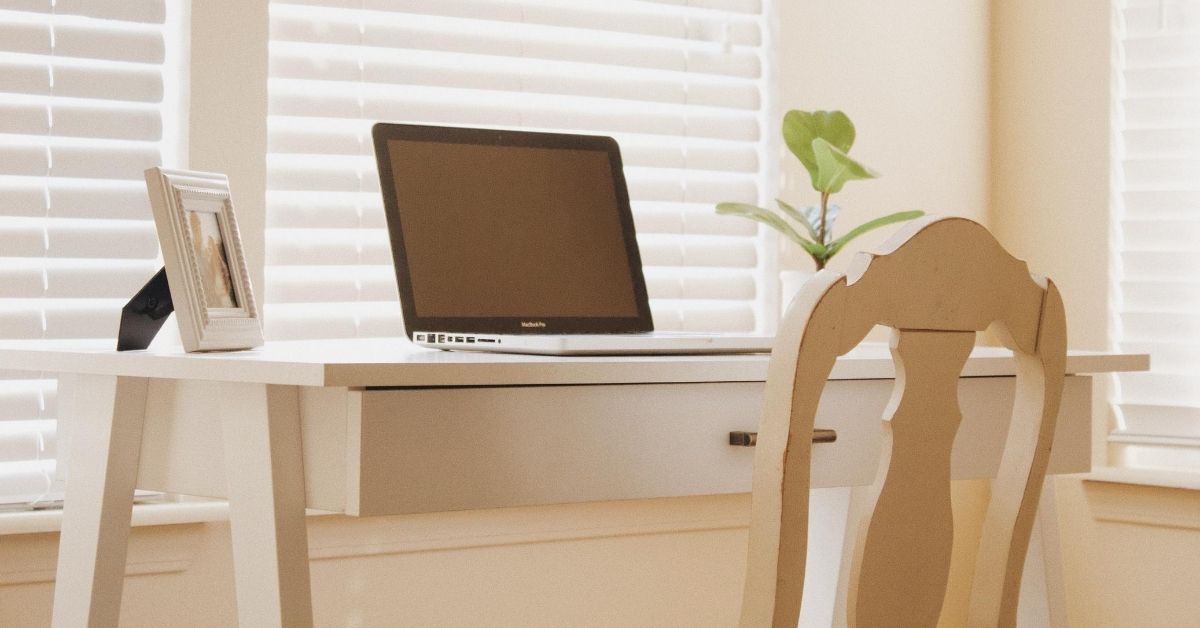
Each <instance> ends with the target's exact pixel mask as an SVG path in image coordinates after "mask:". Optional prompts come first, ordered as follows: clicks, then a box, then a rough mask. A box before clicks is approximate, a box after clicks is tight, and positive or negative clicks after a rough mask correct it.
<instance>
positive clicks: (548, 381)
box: [0, 338, 1149, 387]
mask: <svg viewBox="0 0 1200 628" xmlns="http://www.w3.org/2000/svg"><path fill="white" fill-rule="evenodd" d="M768 358H769V356H768V355H767V354H745V355H675V356H665V355H664V356H604V357H552V356H532V355H508V354H498V353H468V352H449V351H437V350H430V349H423V348H420V347H417V346H415V345H413V344H411V343H409V342H408V341H406V340H402V339H382V338H363V339H350V340H321V341H288V342H270V343H267V344H266V345H265V346H263V347H260V348H258V349H252V350H248V351H225V352H211V353H190V354H189V353H184V352H183V350H182V349H181V348H177V347H168V348H154V347H152V348H151V349H149V350H147V351H129V352H124V353H118V352H117V351H115V350H113V348H112V342H111V341H105V342H90V341H78V340H74V341H72V340H38V341H6V342H3V343H0V369H10V370H22V371H45V372H55V373H85V374H94V375H124V376H132V377H156V378H166V379H199V380H213V381H240V382H257V383H266V384H285V385H293V386H346V387H366V386H506V385H555V384H636V383H666V382H751V381H763V380H765V379H766V375H767V362H768ZM1148 366H1149V358H1148V357H1147V356H1145V355H1130V354H1116V353H1096V352H1076V351H1072V352H1071V354H1070V356H1069V357H1068V359H1067V371H1068V372H1069V373H1101V372H1113V371H1139V370H1146V369H1147V368H1148ZM1013 374H1014V369H1013V362H1012V359H1011V354H1010V353H1009V352H1008V351H1007V350H1004V349H999V348H995V347H977V348H976V349H975V351H974V352H973V353H972V354H971V358H970V359H969V360H968V361H967V365H966V367H965V368H964V370H963V375H964V376H968V377H977V376H1003V375H1013ZM894 376H895V370H894V368H893V365H892V358H891V355H890V353H889V352H888V349H887V346H886V345H884V344H877V343H864V344H863V345H862V346H860V347H858V348H856V349H855V350H853V351H851V352H850V353H849V354H847V355H845V356H843V357H842V358H840V359H838V362H837V365H836V366H834V368H833V372H832V373H831V374H830V379H887V378H891V377H894Z"/></svg>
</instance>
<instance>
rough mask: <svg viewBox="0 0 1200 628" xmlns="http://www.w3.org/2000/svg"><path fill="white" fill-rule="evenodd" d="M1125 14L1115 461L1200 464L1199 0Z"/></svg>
mask: <svg viewBox="0 0 1200 628" xmlns="http://www.w3.org/2000/svg"><path fill="white" fill-rule="evenodd" d="M1118 6H1119V10H1118V19H1117V22H1118V24H1117V37H1118V42H1117V63H1118V67H1117V72H1118V74H1117V86H1118V90H1117V103H1116V105H1117V106H1116V112H1117V127H1118V133H1119V135H1118V137H1117V142H1116V147H1117V149H1116V150H1117V158H1118V163H1117V169H1116V171H1117V177H1116V181H1117V185H1118V199H1117V200H1118V202H1117V206H1118V209H1117V221H1118V228H1117V229H1116V232H1117V252H1118V262H1119V265H1120V268H1119V273H1118V280H1119V284H1118V286H1117V290H1116V294H1117V307H1116V310H1117V316H1116V330H1117V338H1118V342H1119V343H1120V349H1121V350H1123V351H1136V352H1146V353H1150V354H1151V365H1152V367H1153V370H1152V371H1151V372H1149V373H1131V374H1125V375H1122V376H1120V377H1119V385H1118V387H1117V393H1116V402H1117V409H1118V425H1117V429H1116V430H1115V431H1114V433H1113V434H1112V435H1111V437H1110V440H1111V442H1112V443H1113V445H1114V452H1115V453H1116V454H1117V460H1115V462H1117V463H1119V464H1124V465H1129V466H1151V467H1175V468H1185V467H1186V468H1191V469H1197V470H1200V106H1198V103H1200V2H1197V1H1196V0H1124V1H1123V2H1121V3H1119V5H1118Z"/></svg>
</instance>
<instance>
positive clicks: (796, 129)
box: [783, 110, 854, 189]
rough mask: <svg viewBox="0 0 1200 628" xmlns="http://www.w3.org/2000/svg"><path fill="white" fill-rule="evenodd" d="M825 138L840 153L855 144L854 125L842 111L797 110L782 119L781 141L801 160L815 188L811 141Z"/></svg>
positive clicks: (815, 159)
mask: <svg viewBox="0 0 1200 628" xmlns="http://www.w3.org/2000/svg"><path fill="white" fill-rule="evenodd" d="M818 138H820V139H824V140H825V141H827V142H829V143H830V144H832V145H833V146H836V147H837V148H838V149H839V150H841V151H842V152H843V153H847V152H850V147H851V146H853V145H854V123H853V122H851V121H850V117H849V116H847V115H846V114H844V113H842V112H841V111H797V110H792V111H789V112H787V113H786V114H784V116H783V141H784V143H786V144H787V147H788V149H789V150H791V151H792V154H793V155H795V156H796V158H797V159H799V160H800V163H801V164H802V165H803V166H804V168H805V170H808V174H809V176H810V177H811V178H812V184H813V188H814V189H815V188H816V187H817V157H816V155H815V154H814V153H813V140H816V139H818Z"/></svg>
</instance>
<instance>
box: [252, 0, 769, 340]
mask: <svg viewBox="0 0 1200 628" xmlns="http://www.w3.org/2000/svg"><path fill="white" fill-rule="evenodd" d="M270 12H271V15H270V20H271V41H270V86H269V94H270V105H269V111H270V115H269V120H268V129H269V131H268V142H269V149H268V156H267V164H268V192H267V205H268V223H267V268H266V282H267V286H266V301H267V306H266V308H265V311H266V319H265V320H266V326H267V334H268V337H270V338H276V339H279V338H312V337H348V336H382V335H388V336H392V335H398V334H399V333H400V314H399V306H398V304H397V303H396V299H397V296H396V286H395V275H394V271H393V269H392V265H391V258H390V253H389V249H388V246H389V245H388V239H387V234H386V227H385V223H384V216H383V210H382V204H381V200H380V195H379V182H378V178H377V174H376V171H375V163H374V157H373V149H372V146H371V139H370V126H371V124H373V123H374V122H375V121H391V122H412V123H426V124H442V125H460V126H484V127H509V128H514V127H515V128H527V129H536V130H554V131H574V132H584V133H593V134H607V135H613V136H614V137H616V138H617V140H618V141H619V142H620V144H621V147H622V154H623V157H624V161H625V166H626V174H627V178H628V181H629V187H630V196H631V198H632V201H633V206H634V214H635V222H636V226H637V230H638V234H639V238H638V239H639V244H640V248H641V251H642V257H643V260H644V261H645V264H646V266H647V267H646V271H645V272H646V275H647V283H648V288H649V292H650V296H651V300H652V310H653V313H654V318H655V324H656V327H657V328H659V329H705V330H755V329H762V327H763V325H764V320H763V319H764V315H763V311H764V307H763V302H764V295H765V289H766V286H767V283H766V282H765V281H764V278H765V277H766V274H765V271H764V264H763V260H764V259H765V257H766V256H765V255H764V254H763V246H764V239H762V238H760V236H759V235H758V230H757V228H756V226H755V225H754V224H753V223H750V222H748V221H742V220H737V219H731V218H728V217H719V216H716V215H715V214H714V212H713V204H714V203H716V202H718V201H725V200H731V201H745V202H764V200H765V199H764V198H763V197H764V196H767V195H766V194H765V193H764V192H765V191H766V189H767V183H768V181H769V178H768V176H767V174H766V173H767V168H766V161H767V160H766V158H765V155H766V150H765V146H766V139H765V133H766V130H765V129H767V128H770V127H769V126H768V123H769V121H768V120H767V119H766V114H767V111H766V110H767V98H766V95H765V93H764V90H765V85H766V81H765V80H764V66H765V64H766V63H767V62H768V58H767V57H768V47H767V43H768V42H767V41H766V33H765V31H766V29H765V27H764V16H763V3H762V2H760V1H759V0H690V1H687V0H674V1H670V0H665V1H658V2H656V1H633V0H570V1H568V0H535V1H524V2H520V1H514V0H402V1H391V2H385V1H383V0H353V1H347V0H291V1H274V0H273V1H272V2H271V6H270ZM771 281H772V285H773V282H774V278H773V277H772V279H771Z"/></svg>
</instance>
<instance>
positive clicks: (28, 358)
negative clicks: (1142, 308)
mask: <svg viewBox="0 0 1200 628" xmlns="http://www.w3.org/2000/svg"><path fill="white" fill-rule="evenodd" d="M1067 367H1068V371H1069V372H1070V373H1072V374H1083V373H1097V372H1108V371H1117V370H1138V369H1144V368H1146V358H1145V356H1116V355H1099V354H1073V355H1072V356H1071V357H1070V358H1069V359H1068V362H1067ZM0 368H7V369H26V370H38V371H49V372H57V373H63V374H72V375H70V376H67V377H64V378H62V380H61V381H62V385H61V389H60V401H59V405H60V416H61V417H62V419H63V420H64V423H65V425H66V427H68V430H69V437H70V442H71V447H70V450H69V463H68V468H69V473H70V480H69V481H68V484H67V497H66V510H65V513H64V520H63V529H62V540H61V545H60V553H59V565H58V579H57V585H56V589H55V600H54V625H55V626H58V627H61V628H78V627H80V626H89V627H98V626H116V624H117V616H118V612H119V608H120V594H121V588H122V579H123V578H122V576H123V570H124V564H125V549H126V542H127V537H128V528H129V518H130V510H131V500H132V494H133V490H134V488H135V487H137V488H144V489H152V490H162V491H167V492H172V493H183V494H190V495H201V496H209V497H219V498H227V499H228V500H229V502H230V525H231V528H232V534H233V547H234V556H235V559H234V560H235V571H236V580H237V597H238V614H239V619H240V622H241V625H242V626H253V627H255V628H265V627H269V626H286V627H288V628H295V627H302V626H307V625H311V614H312V612H311V601H310V589H309V572H308V562H307V542H306V532H305V521H304V517H305V507H309V508H316V509H321V510H328V511H334V512H342V513H347V514H351V515H383V514H399V513H416V512H438V511H446V510H470V509H478V508H495V507H504V506H523V505H535V504H549V503H565V502H585V501H600V500H618V499H636V498H646V497H668V496H683V495H704V494H721V493H737V492H746V491H748V490H749V486H750V476H751V470H752V461H753V450H751V449H748V448H738V447H731V446H730V445H729V444H728V433H729V432H730V431H734V430H745V431H755V430H756V427H757V420H758V414H759V406H760V402H761V394H762V381H763V379H764V378H765V375H766V370H767V357H766V356H763V355H747V356H673V357H620V358H549V357H535V356H505V355H487V354H466V353H442V352H432V351H424V350H419V349H415V348H413V347H412V346H411V345H408V344H407V343H403V342H400V341H380V340H356V341H338V342H303V343H274V344H271V345H269V346H267V347H265V348H262V349H259V350H255V351H248V352H237V353H217V354H192V355H186V354H182V353H179V352H171V351H166V352H154V351H151V352H137V353H124V354H118V353H116V352H115V351H111V350H109V349H107V348H102V347H95V346H94V347H90V348H89V347H84V346H81V345H79V344H78V343H74V344H72V343H70V342H67V341H63V342H58V341H54V342H36V343H5V344H4V345H0ZM1012 374H1013V371H1012V367H1011V364H1010V360H1009V359H1008V358H1007V357H1006V353H1005V352H1002V351H996V350H988V349H979V350H977V351H976V353H975V354H973V356H972V358H971V359H970V360H969V361H968V362H967V365H966V368H965V370H964V373H963V375H964V379H963V382H962V388H961V390H962V392H961V398H962V405H963V414H964V420H963V423H962V427H961V428H960V431H959V435H958V438H957V440H956V441H955V450H954V455H953V469H952V472H953V476H954V477H955V478H956V479H963V478H981V477H991V476H992V475H994V473H995V468H996V465H997V464H998V461H999V453H1000V446H1001V443H1002V440H1003V439H1002V437H1003V435H1004V434H1005V433H1006V432H1005V429H1006V423H1007V416H1008V411H1009V408H1010V407H1011V399H1010V396H1011V388H1012V381H1013V378H1012V377H1011V376H1012ZM892 377H893V368H892V363H891V358H890V356H889V355H888V353H887V351H886V348H884V347H879V346H865V347H863V348H860V349H859V350H856V351H855V352H854V353H852V354H851V355H849V356H846V357H845V358H843V359H841V360H839V362H838V364H837V366H835V368H834V370H833V373H832V375H831V383H830V385H829V386H828V387H827V388H826V391H825V395H824V397H823V398H822V403H821V408H820V411H819V412H818V417H817V423H818V425H820V426H821V427H826V428H832V429H835V430H837V433H838V438H837V441H836V442H835V443H831V444H822V445H817V446H816V448H815V453H814V456H813V476H812V480H813V484H814V487H822V486H855V485H863V484H867V483H869V482H870V481H871V480H872V479H873V478H874V474H875V465H876V461H877V460H878V453H879V447H880V438H879V437H880V430H879V421H878V418H879V416H880V413H881V411H882V408H883V406H884V404H885V402H886V399H887V397H888V394H889V393H890V387H891V382H890V381H889V380H890V378H892ZM1090 391H1091V380H1090V378H1088V377H1086V376H1073V377H1068V378H1067V388H1066V391H1065V395H1064V404H1063V412H1062V416H1061V417H1060V421H1059V425H1058V432H1057V437H1056V443H1055V450H1054V453H1053V455H1052V459H1051V463H1050V472H1051V473H1070V472H1079V471H1086V470H1088V469H1089V466H1090V443H1091V439H1090V423H1091V412H1090V408H1091V392H1090ZM227 478H236V480H237V481H234V482H227ZM614 603H619V601H617V600H614ZM809 603H810V601H808V600H806V604H809ZM829 603H832V602H831V601H830V602H829ZM397 621H398V622H402V621H403V620H402V618H397Z"/></svg>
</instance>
